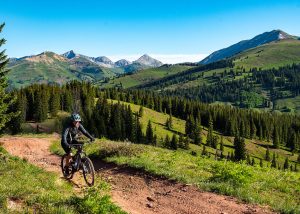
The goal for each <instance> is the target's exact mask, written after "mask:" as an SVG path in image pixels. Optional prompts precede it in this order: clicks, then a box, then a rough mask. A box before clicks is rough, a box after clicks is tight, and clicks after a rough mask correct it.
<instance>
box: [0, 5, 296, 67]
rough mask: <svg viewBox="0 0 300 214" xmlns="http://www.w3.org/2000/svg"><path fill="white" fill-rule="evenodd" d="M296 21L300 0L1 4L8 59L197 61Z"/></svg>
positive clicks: (291, 30) (291, 26)
mask: <svg viewBox="0 0 300 214" xmlns="http://www.w3.org/2000/svg"><path fill="white" fill-rule="evenodd" d="M299 21H300V0H297V1H283V0H280V1H278V0H273V1H270V0H266V1H261V0H251V1H246V0H245V1H233V0H227V1H214V0H210V1H208V0H206V1H200V0H198V1H195V0H185V1H176V0H173V1H169V0H166V1H163V0H160V1H158V0H154V1H135V0H133V1H113V0H112V1H100V0H99V1H92V0H85V1H74V0H73V1H69V0H67V1H64V0H60V1H58V0H52V1H38V0H36V1H33V0H23V1H18V0H15V1H8V0H7V1H2V2H1V7H0V22H6V27H5V29H4V32H3V34H2V35H1V36H4V37H5V38H6V39H7V40H8V41H7V44H6V45H5V48H6V49H7V51H6V53H7V54H8V55H9V56H10V57H21V56H25V55H31V54H37V53H40V52H43V51H45V50H49V51H54V52H56V53H64V52H66V51H68V50H70V49H73V50H74V51H75V52H78V53H81V54H85V55H89V56H103V55H106V56H109V57H111V58H112V59H113V60H116V59H118V58H128V59H131V60H132V59H133V58H135V57H137V56H139V55H141V54H144V53H148V54H150V55H152V56H156V57H157V58H159V59H161V60H162V61H163V62H169V61H170V60H171V58H172V60H173V61H174V60H175V61H197V60H198V58H203V57H204V56H205V55H207V54H209V53H211V52H213V51H215V50H218V49H221V48H224V47H227V46H229V45H231V44H233V43H236V42H238V41H240V40H244V39H249V38H252V37H254V36H255V35H257V34H260V33H263V32H265V31H271V30H273V29H282V30H284V31H285V32H287V33H290V34H293V35H299V36H300V28H299ZM188 59H190V60H188ZM199 60H200V59H199ZM199 60H198V61H199Z"/></svg>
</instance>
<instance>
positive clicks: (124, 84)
mask: <svg viewBox="0 0 300 214" xmlns="http://www.w3.org/2000/svg"><path fill="white" fill-rule="evenodd" d="M189 68H190V66H181V65H171V66H168V65H164V66H161V67H158V68H149V69H145V70H141V71H139V72H134V73H131V74H127V75H121V76H119V77H117V78H112V79H110V80H109V81H108V82H106V81H101V82H99V83H98V85H99V86H100V87H101V88H110V87H121V88H130V87H134V86H138V85H142V84H145V83H148V82H150V81H153V80H156V79H160V78H163V77H166V76H169V75H172V74H176V73H179V72H181V71H184V70H187V69H189Z"/></svg>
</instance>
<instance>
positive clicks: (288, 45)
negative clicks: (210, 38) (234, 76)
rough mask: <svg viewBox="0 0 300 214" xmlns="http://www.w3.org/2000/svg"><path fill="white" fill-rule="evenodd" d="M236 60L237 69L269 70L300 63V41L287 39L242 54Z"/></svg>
mask: <svg viewBox="0 0 300 214" xmlns="http://www.w3.org/2000/svg"><path fill="white" fill-rule="evenodd" d="M233 58H234V64H235V66H236V67H243V68H245V69H247V70H248V69H250V68H253V67H257V68H262V69H268V68H278V67H279V66H284V65H290V64H293V63H300V40H295V39H285V40H280V41H276V42H272V43H268V44H265V45H261V46H259V47H256V48H253V49H250V50H247V51H245V52H242V53H240V54H238V55H236V56H234V57H233Z"/></svg>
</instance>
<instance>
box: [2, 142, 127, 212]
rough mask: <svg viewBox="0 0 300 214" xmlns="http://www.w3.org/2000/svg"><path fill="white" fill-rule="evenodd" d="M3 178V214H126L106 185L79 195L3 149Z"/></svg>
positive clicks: (100, 184) (58, 179)
mask: <svg viewBox="0 0 300 214" xmlns="http://www.w3.org/2000/svg"><path fill="white" fill-rule="evenodd" d="M0 175H1V182H0V213H60V214H63V213H65V214H71V213H74V214H75V213H76V214H77V213H78V214H79V213H95V214H96V213H124V212H123V211H121V210H120V208H118V207H117V206H116V205H114V204H113V203H112V202H111V200H110V197H109V195H108V191H109V187H108V185H107V184H106V183H104V182H103V181H99V182H97V184H96V186H95V187H93V188H89V189H85V190H84V191H83V193H81V194H79V193H76V192H75V191H74V190H73V187H72V185H71V184H69V183H67V182H66V181H64V180H62V179H61V178H59V176H58V175H57V174H55V173H51V172H45V171H44V170H42V169H40V168H38V167H36V166H33V165H31V164H29V163H27V162H26V160H22V159H19V158H16V157H13V156H11V155H9V154H8V153H7V152H6V151H5V150H4V149H3V148H2V147H0ZM97 180H99V179H97Z"/></svg>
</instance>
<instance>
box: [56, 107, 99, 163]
mask: <svg viewBox="0 0 300 214" xmlns="http://www.w3.org/2000/svg"><path fill="white" fill-rule="evenodd" d="M70 119H71V121H70V122H69V123H67V126H66V127H64V130H63V132H62V138H61V146H62V148H63V149H64V151H65V152H66V154H68V156H67V157H66V166H69V164H70V160H71V159H72V153H71V146H70V144H77V143H78V141H77V138H78V134H79V132H81V133H82V134H84V135H85V136H86V137H88V138H90V140H91V141H94V140H95V138H94V137H93V136H92V135H90V133H88V132H87V131H86V130H85V129H84V127H83V126H82V125H81V124H80V122H81V117H80V115H79V114H76V113H75V114H72V115H71V117H70Z"/></svg>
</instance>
